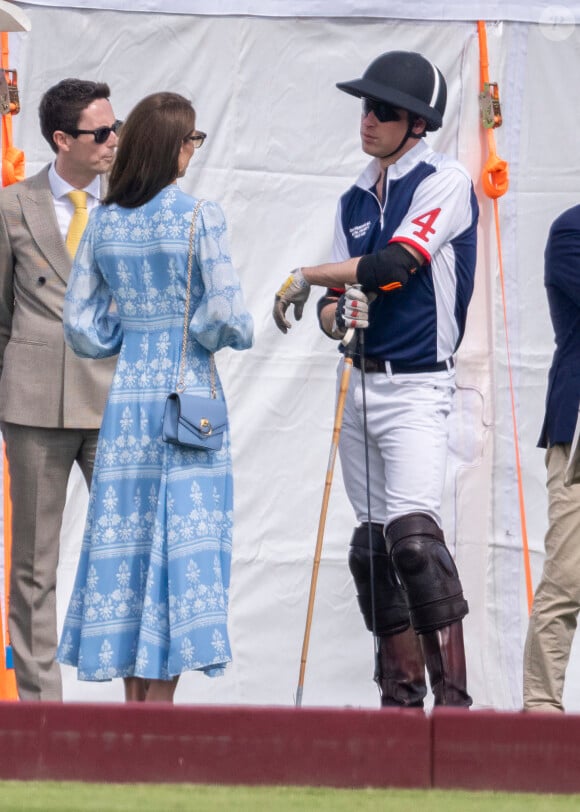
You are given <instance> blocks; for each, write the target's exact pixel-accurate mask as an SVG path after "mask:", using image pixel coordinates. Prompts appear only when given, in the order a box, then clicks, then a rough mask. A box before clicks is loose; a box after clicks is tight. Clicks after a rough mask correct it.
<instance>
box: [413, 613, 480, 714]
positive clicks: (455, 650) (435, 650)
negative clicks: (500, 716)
mask: <svg viewBox="0 0 580 812" xmlns="http://www.w3.org/2000/svg"><path fill="white" fill-rule="evenodd" d="M420 640H421V645H422V647H423V654H424V655H425V663H426V665H427V671H428V673H429V681H430V683H431V690H432V691H433V697H434V704H435V705H451V706H456V707H463V708H468V707H469V706H470V705H471V704H472V702H473V700H472V698H471V697H470V696H469V694H468V693H467V677H466V668H465V649H464V646H463V626H462V624H461V621H458V622H457V623H452V624H451V625H449V626H444V627H443V628H442V629H437V630H436V631H434V632H427V633H426V634H421V635H420Z"/></svg>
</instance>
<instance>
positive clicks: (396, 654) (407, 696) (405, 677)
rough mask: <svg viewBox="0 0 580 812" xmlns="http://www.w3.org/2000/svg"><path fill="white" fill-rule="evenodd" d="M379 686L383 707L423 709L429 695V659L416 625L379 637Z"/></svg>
mask: <svg viewBox="0 0 580 812" xmlns="http://www.w3.org/2000/svg"><path fill="white" fill-rule="evenodd" d="M378 672H379V673H378V674H377V683H378V686H379V688H380V691H381V705H382V707H383V708H388V707H391V708H397V707H399V708H422V707H423V699H424V698H425V695H426V693H427V684H426V682H425V660H424V659H423V652H422V650H421V644H420V643H419V639H418V637H417V635H416V634H415V631H414V629H413V627H412V626H409V628H408V629H406V631H404V632H399V633H398V634H390V635H381V636H380V637H379V653H378Z"/></svg>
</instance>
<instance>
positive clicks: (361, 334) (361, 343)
mask: <svg viewBox="0 0 580 812" xmlns="http://www.w3.org/2000/svg"><path fill="white" fill-rule="evenodd" d="M357 338H358V351H359V357H360V386H361V393H362V412H363V434H364V444H365V476H366V492H367V527H368V542H369V577H370V585H371V617H372V635H373V659H374V664H375V671H374V674H375V682H376V681H377V678H378V675H379V671H380V667H379V640H378V637H377V623H376V617H375V572H374V563H373V562H374V557H373V530H372V517H371V476H370V464H369V435H368V429H367V392H366V379H365V331H364V330H357Z"/></svg>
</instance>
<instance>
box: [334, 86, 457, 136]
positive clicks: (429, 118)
mask: <svg viewBox="0 0 580 812" xmlns="http://www.w3.org/2000/svg"><path fill="white" fill-rule="evenodd" d="M336 86H337V88H338V89H339V90H342V91H344V92H345V93H349V94H350V95H351V96H357V97H358V98H365V99H374V100H375V101H382V102H386V103H387V104H392V105H393V107H400V108H401V109H402V110H408V111H409V112H410V113H415V115H418V116H421V118H424V119H425V121H426V122H427V129H428V130H438V129H439V127H440V126H441V125H442V123H443V116H441V114H440V113H438V112H437V110H433V109H432V108H431V107H428V106H427V105H426V104H423V102H421V101H420V100H419V99H415V98H413V96H409V95H408V94H407V93H402V92H401V91H400V90H397V89H396V88H392V87H385V85H384V84H381V83H379V82H374V81H373V80H372V79H365V78H362V79H353V80H352V81H351V82H337V85H336Z"/></svg>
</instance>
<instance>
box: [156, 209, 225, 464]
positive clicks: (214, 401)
mask: <svg viewBox="0 0 580 812" xmlns="http://www.w3.org/2000/svg"><path fill="white" fill-rule="evenodd" d="M201 203H202V201H201V200H199V201H198V202H197V204H196V207H195V210H194V212H193V216H192V218H191V229H190V232H189V255H188V257H187V290H186V294H185V316H184V320H183V340H182V346H181V359H180V363H179V380H178V383H177V389H176V391H175V392H172V393H171V394H170V395H168V396H167V400H166V402H165V411H164V412H163V429H162V437H163V439H164V440H165V442H166V443H173V444H174V445H182V446H185V447H187V448H197V449H202V450H205V451H219V449H220V448H221V447H222V442H223V439H224V431H225V430H226V428H227V423H228V415H227V407H226V402H225V400H221V399H218V398H217V396H216V386H215V360H214V357H213V353H210V357H209V363H210V384H211V389H210V397H201V396H200V395H189V394H187V393H186V392H184V389H185V357H186V349H187V333H188V326H189V303H190V292H191V267H192V262H193V248H194V240H195V220H196V217H197V212H198V211H199V207H200V206H201Z"/></svg>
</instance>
